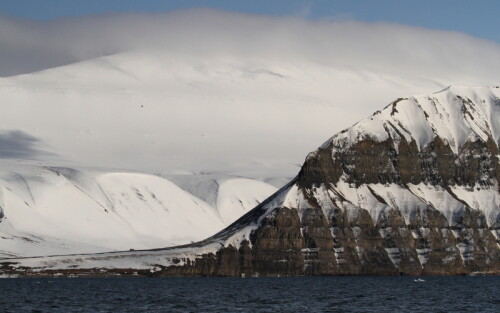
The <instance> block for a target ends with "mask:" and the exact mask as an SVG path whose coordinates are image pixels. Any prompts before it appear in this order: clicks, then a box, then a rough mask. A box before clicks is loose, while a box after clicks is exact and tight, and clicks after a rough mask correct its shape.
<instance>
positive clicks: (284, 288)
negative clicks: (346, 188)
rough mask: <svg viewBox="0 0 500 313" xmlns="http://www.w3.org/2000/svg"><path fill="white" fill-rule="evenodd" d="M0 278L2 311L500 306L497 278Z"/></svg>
mask: <svg viewBox="0 0 500 313" xmlns="http://www.w3.org/2000/svg"><path fill="white" fill-rule="evenodd" d="M423 279H424V280H425V281H424V282H416V281H415V278H411V277H306V278H165V279H162V278H93V279H92V278H90V279H83V278H78V279H67V278H57V279H48V278H47V279H0V312H500V277H424V278H423Z"/></svg>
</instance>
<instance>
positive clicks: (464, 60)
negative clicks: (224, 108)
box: [0, 9, 500, 77]
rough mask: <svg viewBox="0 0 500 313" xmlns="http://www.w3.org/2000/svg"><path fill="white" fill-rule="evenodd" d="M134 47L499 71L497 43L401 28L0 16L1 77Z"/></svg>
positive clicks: (425, 73)
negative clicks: (19, 18)
mask: <svg viewBox="0 0 500 313" xmlns="http://www.w3.org/2000/svg"><path fill="white" fill-rule="evenodd" d="M137 50H141V51H150V52H159V53H163V54H169V55H171V56H173V57H176V56H182V57H185V56H193V57H203V58H226V57H238V58H240V59H241V58H248V59H253V60H258V59H277V60H286V61H289V62H294V61H296V60H305V61H308V62H315V63H319V64H324V65H325V66H335V67H348V68H352V67H355V68H360V69H364V70H369V71H370V70H371V71H378V72H380V71H383V72H390V73H398V74H400V75H405V73H408V74H411V75H413V76H422V77H432V76H442V75H461V76H463V77H469V76H471V77H478V76H482V77H484V76H486V77H496V76H495V75H497V73H498V69H500V58H499V57H498V56H499V55H500V45H499V44H497V43H494V42H489V41H487V40H482V39H477V38H474V37H471V36H468V35H465V34H461V33H456V32H449V31H438V30H431V29H424V28H416V27H409V26H403V25H398V24H388V23H365V22H356V21H338V20H337V21H310V20H307V19H304V18H301V17H272V16H264V15H250V14H242V13H234V12H225V11H217V10H209V9H193V10H186V11H177V12H171V13H163V14H108V15H95V16H84V17H75V18H65V19H55V20H51V21H46V22H34V21H25V20H16V19H11V18H5V17H2V18H0V59H1V60H2V62H1V63H0V76H9V75H16V74H21V73H29V72H33V71H38V70H43V69H46V68H50V67H54V66H59V65H64V64H69V63H73V62H78V61H82V60H87V59H91V58H96V57H99V56H104V55H110V54H115V53H120V52H125V51H137Z"/></svg>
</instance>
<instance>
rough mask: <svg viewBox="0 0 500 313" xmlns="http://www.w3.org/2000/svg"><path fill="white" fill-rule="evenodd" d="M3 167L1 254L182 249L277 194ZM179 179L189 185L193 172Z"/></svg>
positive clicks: (261, 186) (257, 188)
mask: <svg viewBox="0 0 500 313" xmlns="http://www.w3.org/2000/svg"><path fill="white" fill-rule="evenodd" d="M2 168H3V170H2V171H1V172H0V237H1V238H0V247H1V248H0V254H1V255H2V256H35V255H51V254H70V253H95V252H104V251H112V250H127V249H150V248H162V247H168V246H174V245H179V244H186V243H190V242H193V241H198V240H201V239H204V238H206V237H208V236H210V235H213V234H214V233H216V232H218V231H220V230H221V229H223V228H224V227H225V226H227V225H229V224H230V223H232V222H233V221H234V220H235V219H237V218H239V217H240V216H241V215H243V214H244V213H246V212H248V211H249V210H250V209H252V208H254V207H255V206H257V205H258V204H259V203H260V202H261V201H262V200H264V199H265V198H267V197H268V196H269V195H271V194H272V193H273V192H274V191H276V188H275V187H273V186H271V185H268V184H266V183H263V182H260V181H256V180H251V179H245V178H226V179H222V178H219V179H218V180H213V182H214V183H215V184H217V189H216V190H211V189H207V188H202V187H201V185H194V188H193V190H192V191H194V192H195V194H196V193H197V194H198V195H199V196H200V197H196V195H193V194H192V193H190V192H189V191H190V190H188V191H187V192H186V191H184V190H182V189H180V188H179V187H178V186H177V185H175V184H174V183H172V182H171V181H169V180H167V179H165V178H162V177H159V176H156V175H151V174H144V173H139V172H132V171H123V170H122V171H118V170H102V169H100V170H98V169H88V168H79V169H75V168H63V167H47V166H36V165H29V164H22V163H17V164H16V163H12V162H2ZM179 177H184V178H187V182H189V183H190V184H191V185H193V184H194V182H195V180H194V179H193V177H194V176H192V175H189V176H179ZM201 177H202V178H204V177H205V176H203V175H202V176H201ZM180 181H181V180H179V182H180ZM199 183H200V184H204V185H207V186H209V185H210V184H211V183H210V182H208V181H203V180H199ZM184 187H185V186H184ZM200 191H204V193H203V192H201V193H200ZM212 196H213V197H214V201H212V200H211V198H210V197H212ZM200 198H203V199H200ZM204 200H207V201H204ZM207 202H209V203H207Z"/></svg>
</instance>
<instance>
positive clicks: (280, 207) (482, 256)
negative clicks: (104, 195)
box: [0, 87, 500, 276]
mask: <svg viewBox="0 0 500 313" xmlns="http://www.w3.org/2000/svg"><path fill="white" fill-rule="evenodd" d="M453 90H456V91H457V90H459V91H460V93H457V92H455V94H453ZM485 90H486V91H485ZM434 95H436V94H434ZM437 95H442V97H438V96H434V98H435V99H434V98H433V97H432V96H427V98H428V99H427V100H426V101H423V100H424V99H423V98H422V97H418V96H417V97H413V98H408V100H399V101H395V102H393V103H392V104H391V105H389V106H387V107H386V108H385V109H384V110H382V111H381V112H380V113H376V114H375V115H372V116H371V117H369V118H368V119H365V120H363V121H361V122H360V123H357V124H355V125H354V126H353V127H352V128H349V129H348V130H347V131H344V132H341V133H339V134H337V135H335V136H333V137H332V138H331V139H329V140H328V141H326V143H327V144H323V145H322V146H320V148H318V149H317V150H316V151H314V152H312V153H310V154H309V155H308V156H307V158H306V161H305V162H304V165H303V166H302V168H301V170H300V172H299V174H298V175H297V177H296V178H294V179H293V180H292V181H291V182H290V183H289V184H287V185H286V186H284V187H283V188H281V189H280V190H279V191H277V192H276V193H275V194H273V195H272V196H271V197H269V198H268V199H266V200H265V201H263V202H262V203H261V204H260V205H259V206H257V207H256V208H255V209H253V210H252V211H250V212H248V213H247V214H245V215H244V216H243V217H241V218H240V219H239V220H237V221H236V222H234V223H233V224H231V225H230V226H228V227H227V228H226V229H225V230H223V231H221V232H219V233H218V234H216V235H215V236H212V237H210V238H208V239H206V240H204V241H201V242H199V243H196V244H193V245H187V246H183V247H178V248H175V247H174V248H170V249H167V250H155V251H149V252H148V251H141V252H121V253H114V254H113V255H111V254H109V255H106V254H103V255H99V256H94V257H92V256H79V257H67V258H65V257H53V258H45V259H38V260H33V259H22V260H20V259H17V260H16V259H10V260H9V259H4V260H0V264H3V269H2V270H3V271H4V272H6V273H22V272H23V271H24V270H27V271H31V270H30V269H33V268H37V271H40V273H56V272H57V271H65V273H76V274H83V275H89V274H92V275H97V274H98V273H99V271H102V272H103V273H107V274H109V275H114V274H130V273H132V272H134V271H136V272H137V271H139V273H140V274H141V275H163V276H172V275H174V276H178V275H180V276H241V275H244V276H259V275H261V276H262V275H264V276H277V275H279V276H281V275H292V276H294V275H457V274H473V273H483V274H499V273H500V241H499V237H500V236H499V232H500V209H499V205H500V195H499V190H498V175H499V161H498V139H497V138H498V136H499V134H498V132H499V131H500V127H498V123H500V90H499V89H498V88H497V87H484V88H483V87H476V88H474V87H459V88H457V87H451V88H448V89H446V90H445V91H442V92H441V93H439V94H437ZM412 99H415V100H416V101H413V100H412ZM431 100H432V101H431ZM432 102H434V105H435V107H436V110H435V112H437V113H436V114H435V115H434V116H433V115H432V114H429V113H427V115H428V116H426V114H424V113H420V114H416V113H415V110H416V109H419V106H420V108H423V111H424V112H426V110H425V109H426V108H428V107H430V106H431V105H432ZM483 104H484V105H485V106H486V108H489V110H486V111H485V110H483V109H481V107H482V106H483ZM455 106H456V107H455ZM464 108H466V110H463V109H464ZM483 108H484V106H483ZM439 110H441V111H439ZM383 116H386V119H382V118H380V117H383ZM457 116H460V117H461V118H460V119H458V120H457V119H456V118H457ZM409 117H412V118H414V119H415V120H416V123H415V124H413V125H411V124H408V125H407V124H405V123H403V121H404V122H407V120H408V119H409ZM438 117H439V118H438ZM405 118H406V120H405ZM389 122H394V124H396V125H392V126H390V127H391V128H389V127H387V128H384V123H386V124H385V125H387V124H388V123H389ZM398 122H399V124H398ZM485 123H488V125H489V127H484V126H485ZM490 124H491V125H490ZM429 125H432V126H434V128H435V130H436V132H435V133H436V134H437V133H439V134H440V136H431V135H432V134H434V132H433V128H432V127H431V126H429ZM405 129H406V130H405ZM488 129H490V130H491V131H490V132H489V133H488V132H487V130H488ZM405 133H406V134H407V135H408V134H409V135H410V136H405ZM493 136H495V137H496V138H492V137H493ZM346 138H347V140H346ZM454 148H456V149H454ZM474 173H475V174H474ZM71 266H73V267H71ZM70 268H71V270H70ZM30 273H31V272H30ZM33 273H34V272H33Z"/></svg>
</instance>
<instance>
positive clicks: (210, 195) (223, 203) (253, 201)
mask: <svg viewBox="0 0 500 313" xmlns="http://www.w3.org/2000/svg"><path fill="white" fill-rule="evenodd" d="M168 178H169V179H170V180H172V181H173V182H174V183H176V184H177V185H178V186H179V187H181V188H182V189H184V190H186V191H187V192H189V193H192V194H193V195H195V196H197V197H198V198H200V199H202V200H204V201H205V202H207V203H208V204H210V205H212V207H214V208H216V209H217V212H218V213H219V216H220V217H221V219H222V221H223V222H224V223H225V224H226V225H229V224H231V223H232V222H234V221H235V220H237V219H238V218H240V217H241V216H243V215H244V214H245V213H247V212H248V211H250V210H251V209H253V208H255V207H256V206H257V205H259V204H260V203H261V202H262V201H263V200H265V199H266V198H267V197H269V196H270V195H271V194H273V193H274V192H276V191H277V190H278V188H276V187H275V186H272V185H270V184H268V183H265V182H262V181H259V180H255V179H249V178H244V177H231V176H217V175H176V176H170V177H168ZM283 185H284V184H283Z"/></svg>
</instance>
